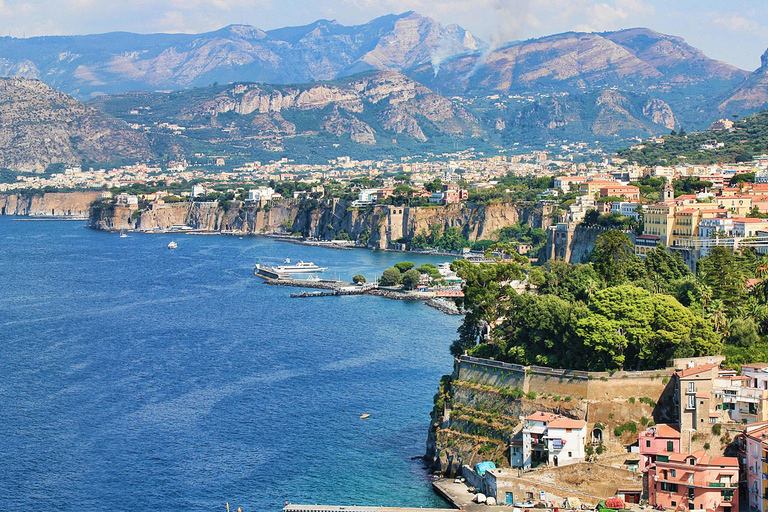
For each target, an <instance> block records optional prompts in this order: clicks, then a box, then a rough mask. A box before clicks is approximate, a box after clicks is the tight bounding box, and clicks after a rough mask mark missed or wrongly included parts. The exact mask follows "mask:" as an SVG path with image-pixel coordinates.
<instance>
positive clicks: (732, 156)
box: [618, 111, 768, 165]
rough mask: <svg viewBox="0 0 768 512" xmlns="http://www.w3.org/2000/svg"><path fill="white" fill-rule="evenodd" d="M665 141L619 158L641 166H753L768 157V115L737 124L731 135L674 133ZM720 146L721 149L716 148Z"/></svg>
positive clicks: (626, 151) (633, 149)
mask: <svg viewBox="0 0 768 512" xmlns="http://www.w3.org/2000/svg"><path fill="white" fill-rule="evenodd" d="M663 139H664V143H663V144H651V143H645V144H639V145H636V146H633V147H631V148H627V149H623V150H621V151H619V152H618V154H619V156H620V157H621V158H626V159H627V160H629V161H631V162H637V163H639V164H641V165H675V164H682V163H688V164H714V163H736V162H750V161H752V158H753V157H754V156H757V155H762V154H765V153H768V111H762V112H760V113H758V114H755V115H752V116H749V117H746V118H744V119H740V120H737V121H735V122H734V131H732V132H728V131H711V130H706V131H703V132H698V133H675V134H674V135H665V136H664V137H663ZM720 143H722V147H717V146H718V145H719V144H720ZM702 146H704V147H706V148H710V149H705V148H704V147H702ZM712 146H714V148H711V147H712Z"/></svg>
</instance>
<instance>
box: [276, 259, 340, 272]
mask: <svg viewBox="0 0 768 512" xmlns="http://www.w3.org/2000/svg"><path fill="white" fill-rule="evenodd" d="M273 270H274V271H275V272H283V273H285V274H311V273H315V272H325V271H326V270H328V267H318V266H317V265H315V264H314V263H312V262H311V261H299V262H298V263H293V264H292V263H291V260H290V259H287V258H286V260H285V263H284V264H283V265H277V266H276V267H275V268H274V269H273Z"/></svg>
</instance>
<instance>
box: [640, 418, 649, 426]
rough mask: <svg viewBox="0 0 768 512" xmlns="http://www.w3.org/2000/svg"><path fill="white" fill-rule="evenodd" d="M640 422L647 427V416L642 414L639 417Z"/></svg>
mask: <svg viewBox="0 0 768 512" xmlns="http://www.w3.org/2000/svg"><path fill="white" fill-rule="evenodd" d="M640 423H642V424H643V426H644V427H647V426H648V418H646V417H645V416H643V417H642V418H640Z"/></svg>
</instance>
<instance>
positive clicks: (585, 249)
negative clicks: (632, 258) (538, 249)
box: [545, 224, 636, 263]
mask: <svg viewBox="0 0 768 512" xmlns="http://www.w3.org/2000/svg"><path fill="white" fill-rule="evenodd" d="M606 231H608V228H603V227H598V226H582V225H580V224H579V225H570V226H569V225H567V224H558V225H557V227H554V226H553V227H551V228H550V229H549V230H548V231H547V247H546V248H545V254H546V255H547V259H548V260H550V259H558V260H561V261H567V262H568V263H586V262H587V261H589V255H590V253H591V252H592V249H593V248H594V246H595V242H596V241H597V237H598V236H600V235H601V234H602V233H605V232H606ZM627 235H629V237H630V238H631V239H632V242H633V243H634V241H635V236H636V234H635V233H634V232H629V233H627Z"/></svg>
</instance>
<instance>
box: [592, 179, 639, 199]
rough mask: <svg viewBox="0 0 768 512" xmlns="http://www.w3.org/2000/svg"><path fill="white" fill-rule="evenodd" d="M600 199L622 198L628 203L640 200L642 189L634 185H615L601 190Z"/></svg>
mask: <svg viewBox="0 0 768 512" xmlns="http://www.w3.org/2000/svg"><path fill="white" fill-rule="evenodd" d="M600 197H621V198H623V199H627V200H628V201H639V200H640V188H638V187H636V186H634V185H622V184H621V183H614V184H612V185H606V186H604V187H601V188H600Z"/></svg>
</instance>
